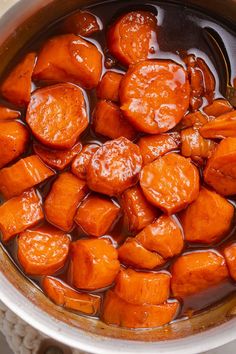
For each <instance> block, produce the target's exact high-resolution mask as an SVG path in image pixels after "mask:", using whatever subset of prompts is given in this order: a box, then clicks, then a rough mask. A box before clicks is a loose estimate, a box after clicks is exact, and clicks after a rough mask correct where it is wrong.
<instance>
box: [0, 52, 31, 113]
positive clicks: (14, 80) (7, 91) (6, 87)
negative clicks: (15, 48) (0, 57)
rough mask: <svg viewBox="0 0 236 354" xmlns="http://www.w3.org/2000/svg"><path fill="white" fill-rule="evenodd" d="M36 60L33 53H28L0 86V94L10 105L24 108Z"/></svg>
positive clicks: (29, 91)
mask: <svg viewBox="0 0 236 354" xmlns="http://www.w3.org/2000/svg"><path fill="white" fill-rule="evenodd" d="M35 60H36V54H35V53H28V54H27V55H26V56H25V57H24V58H23V59H22V61H21V62H20V63H19V64H17V66H16V67H15V68H14V69H13V70H12V71H11V72H10V74H9V75H8V76H7V78H6V79H5V80H4V82H3V84H2V86H1V93H2V95H3V97H4V98H6V99H7V100H8V101H10V102H11V103H13V104H15V105H17V106H26V105H27V104H28V103H29V101H30V93H31V76H32V73H33V70H34V65H35Z"/></svg>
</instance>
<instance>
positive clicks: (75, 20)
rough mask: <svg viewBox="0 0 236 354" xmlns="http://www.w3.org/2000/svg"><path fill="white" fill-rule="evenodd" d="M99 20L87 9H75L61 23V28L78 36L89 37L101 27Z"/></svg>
mask: <svg viewBox="0 0 236 354" xmlns="http://www.w3.org/2000/svg"><path fill="white" fill-rule="evenodd" d="M100 23H101V22H100V21H99V20H98V19H97V17H96V16H95V15H93V14H91V13H90V12H88V11H77V12H75V13H74V14H72V15H70V16H69V17H67V18H66V19H65V20H64V21H63V23H62V30H63V31H65V32H67V33H73V34H76V35H78V36H84V37H89V36H91V35H92V34H94V33H95V32H98V31H100V30H101V29H102V26H101V24H100Z"/></svg>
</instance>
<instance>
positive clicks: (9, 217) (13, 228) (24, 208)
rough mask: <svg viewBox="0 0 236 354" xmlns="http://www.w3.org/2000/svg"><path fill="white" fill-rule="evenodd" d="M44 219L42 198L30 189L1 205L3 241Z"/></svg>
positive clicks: (0, 217)
mask: <svg viewBox="0 0 236 354" xmlns="http://www.w3.org/2000/svg"><path fill="white" fill-rule="evenodd" d="M42 219H43V209H42V205H41V200H40V198H39V197H38V195H37V194H36V192H35V191H34V189H30V190H28V191H26V192H24V193H22V194H21V195H20V196H19V197H15V198H12V199H10V200H8V201H7V202H5V203H4V204H2V205H1V206H0V230H1V232H2V240H3V242H7V241H8V240H10V239H11V238H12V237H13V236H15V235H16V234H18V233H19V232H21V231H24V230H25V229H27V228H28V227H30V226H33V225H35V224H37V223H38V222H39V221H40V220H42Z"/></svg>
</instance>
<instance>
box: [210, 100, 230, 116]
mask: <svg viewBox="0 0 236 354" xmlns="http://www.w3.org/2000/svg"><path fill="white" fill-rule="evenodd" d="M203 111H204V113H206V114H207V115H208V116H211V117H218V116H221V115H222V114H225V113H228V112H231V111H233V107H232V106H231V104H230V103H229V101H227V100H225V99H222V98H219V99H217V100H214V101H213V102H212V104H210V105H208V106H205V107H204V108H203Z"/></svg>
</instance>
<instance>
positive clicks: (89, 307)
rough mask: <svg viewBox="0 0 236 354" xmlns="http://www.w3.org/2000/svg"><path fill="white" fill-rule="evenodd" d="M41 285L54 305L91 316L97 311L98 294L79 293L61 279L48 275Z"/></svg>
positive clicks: (98, 304) (99, 301) (98, 303)
mask: <svg viewBox="0 0 236 354" xmlns="http://www.w3.org/2000/svg"><path fill="white" fill-rule="evenodd" d="M42 287H43V291H44V292H45V294H46V295H47V296H48V297H49V299H50V300H52V301H53V302H54V303H55V304H56V305H59V306H63V307H65V308H66V309H70V310H74V311H79V312H81V313H85V314H87V315H92V316H94V315H96V314H97V313H98V312H99V309H100V303H101V298H100V296H98V295H92V294H85V293H79V292H78V291H76V290H74V289H73V288H71V287H70V286H69V285H67V284H66V283H64V282H62V281H61V280H59V279H57V278H53V277H50V276H47V277H45V278H44V279H43V281H42Z"/></svg>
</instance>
